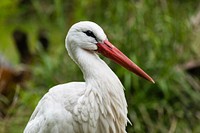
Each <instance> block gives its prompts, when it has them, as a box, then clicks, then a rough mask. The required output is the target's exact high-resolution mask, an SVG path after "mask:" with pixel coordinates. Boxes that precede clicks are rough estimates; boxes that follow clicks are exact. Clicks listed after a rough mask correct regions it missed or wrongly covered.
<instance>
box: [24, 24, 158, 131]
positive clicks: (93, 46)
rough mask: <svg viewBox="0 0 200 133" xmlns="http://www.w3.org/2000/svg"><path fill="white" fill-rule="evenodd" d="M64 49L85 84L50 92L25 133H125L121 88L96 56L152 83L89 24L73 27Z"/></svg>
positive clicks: (125, 119)
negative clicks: (102, 56)
mask: <svg viewBox="0 0 200 133" xmlns="http://www.w3.org/2000/svg"><path fill="white" fill-rule="evenodd" d="M65 45H66V48H67V51H68V54H69V56H70V57H71V58H72V59H73V61H74V62H75V63H76V64H77V65H78V66H79V67H80V69H81V70H82V72H83V75H84V79H85V82H71V83H66V84H61V85H57V86H54V87H53V88H51V89H50V90H49V92H48V93H46V94H45V95H44V96H43V98H42V99H41V100H40V102H39V103H38V105H37V107H36V109H35V111H34V112H33V114H32V116H31V118H30V120H29V122H28V124H27V126H26V128H25V130H24V133H126V125H127V122H129V120H128V118H127V103H126V99H125V96H124V91H123V89H124V87H123V85H122V84H121V82H120V80H119V79H118V77H117V76H116V75H115V73H114V72H113V71H112V70H111V69H110V68H109V67H108V66H107V64H106V63H105V62H104V61H103V60H101V59H100V58H99V56H98V54H97V53H101V54H102V55H104V56H106V57H108V58H110V59H112V60H114V61H115V62H117V63H118V64H120V65H122V66H123V67H125V68H127V69H128V70H130V71H132V72H134V73H136V74H137V75H139V76H141V77H143V78H145V79H147V80H149V81H151V82H153V83H154V81H153V79H152V78H151V77H150V76H148V75H147V74H146V73H145V72H144V71H143V70H142V69H140V68H139V67H138V66H137V65H135V64H134V63H133V62H132V61H131V60H130V59H129V58H128V57H126V56H125V55H124V54H123V53H122V52H120V51H119V50H118V49H117V48H116V47H115V46H113V45H112V44H111V43H110V42H109V41H108V39H107V37H106V35H105V33H104V31H103V29H102V28H101V27H100V26H99V25H97V24H96V23H94V22H89V21H82V22H78V23H76V24H74V25H73V26H72V27H71V28H70V30H69V32H68V34H67V37H66V39H65Z"/></svg>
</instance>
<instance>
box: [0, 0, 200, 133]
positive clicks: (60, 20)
mask: <svg viewBox="0 0 200 133" xmlns="http://www.w3.org/2000/svg"><path fill="white" fill-rule="evenodd" d="M70 3H71V4H70ZM113 3H115V4H113ZM197 3H198V1H197V0H194V1H189V0H184V1H175V2H174V1H172V0H170V1H165V0H155V1H152V0H143V1H142V0H141V1H128V0H127V1H123V0H118V1H105V0H101V1H100V0H95V1H91V0H87V1H81V0H76V1H75V0H72V1H70V2H66V1H62V0H54V1H51V2H48V1H44V2H40V1H39V0H35V1H31V5H29V6H30V7H31V8H28V9H27V8H23V7H21V8H18V7H20V6H16V5H12V4H13V3H8V5H9V4H11V5H12V6H13V9H12V10H11V12H10V13H7V14H3V13H2V14H1V13H0V15H2V16H4V19H1V25H3V27H2V28H0V33H1V36H0V50H1V53H3V54H5V56H6V57H7V58H8V59H9V60H11V62H13V63H14V64H15V65H17V63H18V57H17V53H16V51H15V48H14V46H13V41H12V39H11V35H12V31H13V30H14V29H15V28H16V27H20V28H22V29H23V30H25V31H27V32H28V35H29V42H30V44H31V50H32V52H38V51H37V50H35V49H36V47H37V46H36V44H37V40H36V37H37V35H36V33H37V31H38V30H39V29H40V28H45V29H47V31H48V35H49V38H50V42H51V48H50V51H49V53H47V54H45V53H40V56H39V61H38V62H37V63H35V64H33V65H32V66H30V67H31V69H32V71H33V77H32V79H31V80H30V81H29V82H28V83H27V87H26V89H24V90H23V88H22V89H21V91H20V92H19V98H18V100H17V104H16V105H15V108H13V111H12V112H13V113H12V115H11V116H10V117H8V118H6V119H4V120H1V122H0V129H2V132H10V133H15V132H16V133H18V132H22V130H23V128H24V127H25V125H26V123H27V121H28V119H29V117H30V115H31V113H32V111H33V110H34V108H35V106H36V105H37V102H38V101H39V99H40V98H41V97H42V96H43V95H44V94H45V93H46V92H47V91H48V89H49V88H50V87H52V86H54V85H56V84H59V83H65V82H70V81H75V80H76V81H77V80H82V79H83V78H82V74H81V71H80V70H79V68H78V67H77V66H76V65H75V63H73V61H72V60H71V59H70V58H69V57H68V55H67V53H66V50H65V48H64V39H65V36H66V34H67V30H68V28H69V27H70V26H71V25H72V24H73V23H75V22H77V21H80V20H92V21H94V22H96V23H98V24H99V25H100V26H102V27H103V29H104V30H105V32H106V34H107V35H108V38H109V40H110V41H111V42H112V43H113V44H115V45H116V46H117V47H118V48H119V49H120V50H122V51H123V52H124V53H125V54H126V55H128V57H130V58H131V59H132V60H133V61H134V62H135V63H136V64H138V65H139V66H141V67H142V68H143V69H144V70H145V71H146V72H147V73H149V74H150V75H151V76H152V77H153V78H154V80H155V81H156V84H151V83H149V82H148V81H145V80H143V79H141V78H139V77H137V76H135V75H133V74H132V73H130V72H128V71H126V70H125V69H124V68H122V67H120V66H119V65H115V64H114V63H113V62H111V61H109V60H107V59H105V58H104V57H103V58H104V59H105V60H106V62H107V63H108V64H109V66H110V67H111V68H112V69H113V70H114V72H115V73H116V74H117V75H118V77H119V78H120V80H121V81H122V83H123V84H124V86H125V88H126V90H125V94H126V98H127V101H128V110H129V118H130V120H131V122H132V123H133V125H132V126H130V125H129V126H128V128H127V130H128V132H129V133H132V132H136V133H146V132H149V133H156V132H162V133H165V132H166V133H167V132H169V133H174V132H176V133H182V132H187V133H193V132H194V133H195V132H196V133H198V132H200V128H199V125H200V117H199V114H200V112H199V110H200V105H199V103H200V97H199V94H200V93H199V88H195V86H194V85H193V84H192V83H191V81H192V82H195V83H197V84H200V81H199V79H198V78H194V77H191V76H190V75H188V74H187V73H185V72H184V71H182V70H180V69H178V66H179V65H180V64H182V63H184V62H186V61H188V60H190V59H195V58H199V50H198V49H199V44H200V43H199V42H200V40H199V35H198V33H199V30H197V29H193V28H192V26H191V25H190V18H191V16H192V15H193V14H194V13H195V12H196V11H197V5H198V4H197ZM0 7H1V2H0ZM13 10H15V11H16V14H15V13H13ZM30 10H31V11H30ZM26 13H28V15H24V14H26ZM194 31H195V32H194ZM11 52H12V53H13V54H12V55H11V54H10V53H11ZM38 54H39V53H38ZM7 129H8V130H9V131H7Z"/></svg>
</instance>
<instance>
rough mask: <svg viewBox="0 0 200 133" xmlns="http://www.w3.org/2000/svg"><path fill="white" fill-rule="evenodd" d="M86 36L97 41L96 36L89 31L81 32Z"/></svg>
mask: <svg viewBox="0 0 200 133" xmlns="http://www.w3.org/2000/svg"><path fill="white" fill-rule="evenodd" d="M83 32H84V33H85V34H86V35H87V36H91V37H93V38H94V39H95V40H96V41H97V38H96V36H95V35H94V33H93V32H92V31H90V30H87V31H83Z"/></svg>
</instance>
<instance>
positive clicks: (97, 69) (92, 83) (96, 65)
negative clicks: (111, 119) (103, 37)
mask: <svg viewBox="0 0 200 133" xmlns="http://www.w3.org/2000/svg"><path fill="white" fill-rule="evenodd" d="M74 53H76V55H74V60H75V62H76V63H77V64H78V65H79V67H80V69H81V70H82V72H83V75H84V79H85V81H86V88H87V89H86V93H87V92H90V91H92V92H94V93H95V94H96V95H97V96H98V98H99V100H100V101H104V102H110V103H112V102H117V103H120V104H121V105H119V106H121V107H123V108H125V110H126V106H127V103H126V99H125V96H124V90H123V89H124V87H123V85H122V84H121V82H120V80H119V79H118V77H117V76H116V75H115V73H114V72H113V71H112V70H111V69H110V68H109V67H108V65H107V64H106V63H105V62H104V61H103V60H101V59H100V58H99V56H98V55H97V54H96V53H95V52H94V51H93V52H91V51H87V50H84V49H81V48H79V49H77V51H76V52H74ZM113 104H114V103H113ZM105 105H109V104H107V103H105ZM125 112H126V111H125Z"/></svg>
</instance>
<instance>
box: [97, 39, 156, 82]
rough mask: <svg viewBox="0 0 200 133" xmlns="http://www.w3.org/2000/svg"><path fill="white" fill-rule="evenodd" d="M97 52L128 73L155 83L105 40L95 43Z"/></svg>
mask: <svg viewBox="0 0 200 133" xmlns="http://www.w3.org/2000/svg"><path fill="white" fill-rule="evenodd" d="M97 46H98V49H97V51H98V52H99V53H101V54H102V55H104V56H105V57H107V58H110V59H112V60H113V61H115V62H116V63H118V64H120V65H122V66H123V67H125V68H126V69H128V70H129V71H132V72H134V73H135V74H137V75H138V76H141V77H143V78H145V79H147V80H149V81H151V82H152V83H155V82H154V80H153V79H152V78H151V77H150V76H149V75H148V74H146V73H145V72H144V71H143V70H142V69H141V68H140V67H138V66H137V65H136V64H135V63H133V62H132V61H131V60H130V59H129V58H128V57H127V56H126V55H124V54H123V53H122V52H121V51H120V50H119V49H117V48H116V47H115V46H113V45H112V44H111V43H110V42H109V41H108V40H105V41H104V42H103V43H97Z"/></svg>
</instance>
